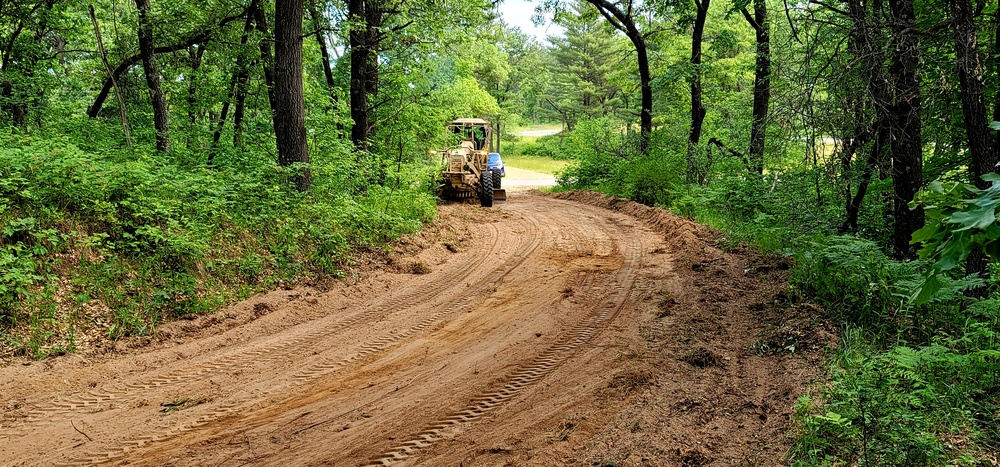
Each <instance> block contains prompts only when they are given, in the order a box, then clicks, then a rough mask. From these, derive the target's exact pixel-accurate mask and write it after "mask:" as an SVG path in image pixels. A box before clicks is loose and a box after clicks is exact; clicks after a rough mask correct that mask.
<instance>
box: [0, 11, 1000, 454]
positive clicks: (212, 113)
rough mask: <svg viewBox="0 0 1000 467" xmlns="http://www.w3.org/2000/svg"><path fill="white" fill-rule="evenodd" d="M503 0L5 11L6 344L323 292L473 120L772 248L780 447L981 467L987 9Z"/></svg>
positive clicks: (0, 336)
mask: <svg viewBox="0 0 1000 467" xmlns="http://www.w3.org/2000/svg"><path fill="white" fill-rule="evenodd" d="M502 1H503V0H449V1H434V0H334V1H322V2H321V1H318V0H275V1H274V2H270V1H268V0H192V1H187V2H166V1H162V0H135V1H134V2H128V1H119V0H93V1H91V2H82V1H80V0H37V1H35V0H0V227H2V231H0V360H2V359H10V358H14V357H26V358H30V359H44V358H46V357H48V356H53V355H62V354H66V353H73V352H74V351H76V350H77V349H78V348H79V347H80V346H83V345H86V342H81V338H80V337H78V336H84V335H87V334H88V333H90V332H91V331H93V330H94V329H97V330H99V332H100V333H101V334H103V335H105V336H106V337H107V338H109V339H116V338H119V337H123V336H142V335H147V334H149V333H151V332H152V331H153V330H154V329H155V327H156V326H157V325H159V324H160V323H163V322H165V321H169V320H174V319H178V318H182V317H184V316H185V315H190V314H197V313H202V312H206V311H210V310H215V309H218V308H219V307H221V306H223V305H225V304H229V303H233V302H235V301H238V300H240V299H243V298H246V297H249V296H251V295H253V294H256V293H260V292H262V291H267V290H273V289H276V288H282V287H291V286H293V285H297V284H310V283H317V282H321V281H323V280H328V279H331V278H343V277H345V275H346V274H348V273H347V272H345V271H349V268H347V267H346V266H348V265H349V263H350V262H351V261H352V257H353V255H355V254H356V253H357V252H364V251H384V250H385V249H386V248H388V245H390V244H391V243H392V242H393V241H395V240H396V239H398V238H399V237H401V236H403V235H406V234H411V233H414V232H417V231H419V230H420V229H421V227H422V226H423V225H425V224H426V223H428V222H430V221H432V220H433V219H434V218H435V214H436V210H437V207H436V206H437V202H438V201H437V199H436V197H435V185H434V176H435V172H437V171H438V170H439V167H438V160H437V159H435V158H434V157H432V156H430V155H428V153H427V149H428V148H431V147H440V146H441V145H442V144H444V142H445V141H446V139H447V138H448V135H447V133H446V132H445V131H444V125H445V123H446V122H448V121H450V120H451V119H453V118H457V117H479V118H485V119H488V120H490V121H491V122H493V123H494V125H496V126H497V127H499V131H498V132H497V135H498V136H497V142H496V146H497V147H498V148H500V149H502V152H503V154H504V155H505V156H507V155H523V156H531V157H542V158H552V159H558V160H563V161H566V162H567V163H568V165H567V166H566V168H565V169H564V170H562V171H560V172H559V173H558V175H557V177H558V182H559V186H558V187H557V188H556V190H596V191H600V192H604V193H607V194H609V195H614V196H619V197H623V198H627V199H631V200H635V201H638V202H641V203H643V204H647V205H650V206H657V207H661V208H665V209H668V210H670V211H672V212H674V213H676V214H678V215H681V216H685V217H688V218H690V219H693V220H695V221H697V222H700V223H703V224H706V225H708V226H710V227H712V228H715V229H717V230H718V231H720V232H722V240H721V241H722V242H723V244H724V245H726V246H727V247H731V248H735V247H737V246H739V245H752V247H753V248H756V249H759V250H760V251H762V252H766V253H768V254H774V255H781V256H784V257H788V258H791V259H792V260H793V263H794V266H793V267H792V271H791V283H790V285H789V290H788V292H787V299H788V300H789V301H791V302H798V303H806V302H808V303H812V304H816V305H817V310H819V309H822V310H823V312H822V313H820V316H816V319H817V320H820V319H824V320H830V321H831V322H832V323H834V324H835V325H836V327H837V329H838V332H839V335H840V338H839V343H838V345H837V347H836V348H835V349H829V351H828V353H827V355H826V362H825V363H824V365H825V371H826V381H825V382H823V383H822V384H819V385H818V386H817V387H816V388H815V390H814V391H812V392H811V393H810V394H803V395H801V397H800V398H799V402H798V405H797V406H796V419H795V421H794V423H795V433H794V437H795V440H794V445H793V449H792V451H791V452H790V453H789V454H788V458H787V462H788V463H789V464H792V465H864V466H869V465H996V462H997V460H998V458H997V453H998V452H1000V336H998V334H1000V287H998V284H1000V283H998V279H997V277H998V274H1000V268H998V264H1000V262H998V260H1000V221H998V219H997V208H998V207H1000V175H998V172H1000V169H998V167H997V166H998V163H1000V105H998V103H1000V9H998V5H997V2H993V1H986V0H976V1H973V0H926V1H921V2H915V1H914V0H865V1H862V0H843V1H838V0H809V1H805V2H788V1H786V0H782V1H777V0H714V1H713V0H662V1H642V0H586V1H585V0H536V1H535V2H534V3H532V4H531V6H532V7H533V8H534V9H535V10H534V11H535V19H536V21H538V22H546V21H551V22H552V23H554V24H557V25H559V26H561V29H560V32H559V33H557V34H555V35H550V36H548V37H547V38H546V39H539V38H536V37H534V36H532V35H529V34H527V33H526V32H525V31H522V30H520V29H519V28H517V27H514V26H511V25H509V24H507V23H505V22H504V20H503V18H502V16H501V15H500V14H499V10H498V5H499V4H500V3H501V2H502ZM545 123H547V124H556V125H559V126H560V127H561V128H562V131H561V132H560V133H559V134H557V135H553V136H546V137H542V138H538V139H534V138H531V139H528V138H521V137H518V136H517V133H516V131H515V129H517V128H522V127H530V126H532V125H537V124H545ZM767 351H769V352H788V353H794V352H795V351H796V349H795V348H794V345H792V346H789V347H788V348H782V349H768V350H767Z"/></svg>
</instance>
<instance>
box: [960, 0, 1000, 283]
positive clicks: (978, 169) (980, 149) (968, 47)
mask: <svg viewBox="0 0 1000 467" xmlns="http://www.w3.org/2000/svg"><path fill="white" fill-rule="evenodd" d="M951 10H952V16H953V18H952V20H953V22H954V28H955V61H956V65H957V67H958V80H959V83H960V85H961V94H962V118H963V120H964V121H965V135H966V138H967V139H968V143H969V152H970V153H971V154H972V163H971V164H970V167H969V168H970V169H971V172H972V176H973V183H975V184H976V186H977V187H978V188H980V189H986V188H988V187H989V182H986V181H984V180H983V179H982V178H981V177H982V176H983V175H984V174H987V173H990V172H993V171H996V170H997V162H998V160H1000V157H998V155H997V152H996V146H995V145H994V139H993V137H992V136H993V135H992V134H991V133H990V129H989V123H988V120H987V117H986V105H985V103H984V102H985V100H984V96H983V68H982V66H981V64H980V63H979V47H978V44H977V42H976V24H975V22H974V16H973V15H974V13H975V12H974V10H973V7H972V2H970V1H969V0H951ZM966 272H967V273H969V274H979V276H980V277H983V278H986V277H988V276H989V258H987V257H986V255H985V254H984V253H983V252H982V251H981V250H976V251H974V252H973V253H972V254H971V255H969V259H968V262H967V263H966ZM987 292H988V291H987V290H986V289H985V288H981V290H976V291H974V292H973V295H976V296H985V294H986V293H987Z"/></svg>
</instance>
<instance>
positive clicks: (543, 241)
mask: <svg viewBox="0 0 1000 467" xmlns="http://www.w3.org/2000/svg"><path fill="white" fill-rule="evenodd" d="M575 197H576V198H583V199H578V200H565V199H556V198H553V197H543V196H538V195H531V194H518V195H517V196H512V197H511V199H510V201H509V202H507V203H506V204H504V205H502V206H500V207H498V208H494V209H481V208H478V207H476V206H472V205H448V206H444V207H443V208H442V214H441V219H440V220H439V221H437V222H436V223H435V224H434V225H432V226H430V227H429V228H428V229H426V230H425V232H424V233H423V234H421V235H420V236H418V237H414V238H411V239H408V240H407V241H406V242H404V243H403V244H402V245H400V247H399V248H398V251H397V252H396V253H394V254H393V255H390V256H388V257H387V258H388V259H378V258H375V259H374V260H373V261H375V262H377V263H378V267H377V268H375V267H369V268H368V269H369V271H368V272H366V273H364V274H358V275H356V276H354V277H352V278H349V279H346V280H343V281H339V282H337V283H335V284H333V285H332V286H330V287H328V288H327V289H326V290H325V291H320V290H315V289H296V290H290V291H289V290H284V291H277V292H273V293H271V294H268V295H266V296H263V297H258V298H255V299H252V300H249V301H247V302H244V303H240V304H238V305H235V306H233V307H230V308H228V309H226V310H222V311H220V312H218V313H215V314H212V315H206V316H201V317H198V318H196V319H194V320H190V321H181V322H177V323H172V324H170V325H167V326H163V327H161V328H160V329H159V330H158V332H157V334H156V335H155V336H154V337H153V339H152V340H151V341H149V342H145V341H144V342H137V343H135V345H137V346H138V345H139V344H141V346H138V347H137V348H129V345H122V346H119V347H118V348H116V349H115V350H114V351H112V352H109V353H105V354H101V353H97V352H90V353H86V352H85V353H83V354H80V355H75V356H66V357H60V358H53V359H48V360H45V361H41V362H33V363H30V364H28V362H25V364H18V365H12V366H8V367H6V368H2V369H0V394H2V395H3V397H2V399H0V408H2V409H3V416H2V417H0V465H91V464H101V463H106V464H110V465H124V464H128V465H224V466H236V465H282V466H299V465H338V466H339V465H344V466H354V465H426V466H444V465H451V466H457V465H463V466H471V465H476V466H478V465H536V466H552V465H703V464H708V463H712V462H716V463H713V465H780V464H781V463H783V456H784V452H785V450H786V449H787V440H786V439H785V435H786V434H787V433H788V430H789V429H790V428H789V427H790V414H791V411H792V406H793V404H794V402H795V399H796V397H798V395H799V394H801V393H802V392H804V391H806V387H807V386H806V385H807V384H808V383H809V381H810V380H811V379H813V378H814V377H815V376H816V375H817V374H818V373H817V370H816V364H817V362H818V361H819V355H820V352H819V351H820V349H821V347H822V346H823V345H825V342H826V341H824V340H823V339H824V334H823V327H822V325H821V324H815V323H814V321H812V320H810V319H806V318H803V317H802V316H801V315H802V314H803V313H801V311H802V310H801V309H798V308H796V307H790V306H788V305H787V304H783V303H781V301H782V300H783V298H782V297H783V292H784V290H787V286H786V285H785V283H784V276H783V272H782V271H783V269H787V267H786V266H783V265H782V264H781V263H780V262H777V263H775V262H774V261H771V260H765V259H762V258H759V257H757V256H755V255H752V254H750V253H731V254H724V253H723V252H722V251H720V250H719V249H718V248H717V247H716V246H715V239H714V236H713V234H711V233H710V232H707V230H705V229H703V228H700V227H698V226H695V225H693V224H691V223H688V222H686V221H683V220H681V219H677V218H675V217H673V216H669V215H668V214H665V213H662V212H660V211H657V210H652V209H650V208H645V207H642V206H638V205H634V204H633V203H623V202H618V201H614V200H608V199H606V198H603V197H599V196H596V195H575ZM595 205H603V206H604V207H598V206H595ZM609 208H610V209H609ZM741 255H742V256H741ZM363 266H364V265H360V264H359V269H360V270H363V269H364V267H363ZM796 320H798V321H796ZM789 323H793V324H794V325H789ZM786 331H787V332H786ZM789 333H790V334H792V335H795V336H797V338H796V339H797V340H796V344H795V345H799V346H800V347H799V350H797V351H796V352H794V353H788V352H784V353H776V354H775V353H768V352H767V346H768V345H771V346H778V345H783V344H784V343H786V341H787V338H788V336H786V335H785V334H789ZM795 333H798V334H795ZM781 339H786V340H781ZM772 341H773V342H772ZM755 345H756V346H757V347H756V348H755V347H754V346H755ZM761 349H763V350H764V351H763V352H761V351H760V350H761Z"/></svg>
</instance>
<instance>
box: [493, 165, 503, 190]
mask: <svg viewBox="0 0 1000 467" xmlns="http://www.w3.org/2000/svg"><path fill="white" fill-rule="evenodd" d="M490 172H492V173H493V188H494V189H496V190H499V189H500V178H501V177H502V175H500V169H493V170H490Z"/></svg>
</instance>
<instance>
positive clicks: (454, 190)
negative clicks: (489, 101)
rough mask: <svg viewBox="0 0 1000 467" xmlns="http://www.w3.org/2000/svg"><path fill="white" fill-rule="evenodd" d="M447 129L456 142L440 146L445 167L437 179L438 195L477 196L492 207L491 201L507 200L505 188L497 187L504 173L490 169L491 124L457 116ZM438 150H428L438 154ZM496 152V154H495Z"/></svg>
mask: <svg viewBox="0 0 1000 467" xmlns="http://www.w3.org/2000/svg"><path fill="white" fill-rule="evenodd" d="M447 129H448V131H449V132H450V133H452V134H453V135H454V136H455V139H456V141H458V144H457V145H456V146H450V147H446V148H444V149H442V150H441V151H440V153H441V159H442V162H443V163H444V170H442V171H441V178H440V179H439V181H438V185H439V187H438V196H440V197H442V198H446V199H462V198H472V197H479V204H480V205H481V206H483V207H487V208H488V207H492V206H493V203H494V202H497V201H499V202H502V201H506V200H507V191H506V190H504V189H502V188H500V184H501V178H502V177H503V174H502V173H501V171H500V169H492V170H491V169H489V168H488V167H487V165H488V163H489V156H490V154H491V152H492V149H493V138H492V137H493V126H492V125H491V124H490V122H488V121H486V120H482V119H479V118H459V119H456V120H454V121H452V122H451V123H450V124H449V125H448V126H447ZM437 152H438V151H436V150H431V151H428V153H429V154H431V155H434V154H437ZM494 154H495V153H494Z"/></svg>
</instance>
